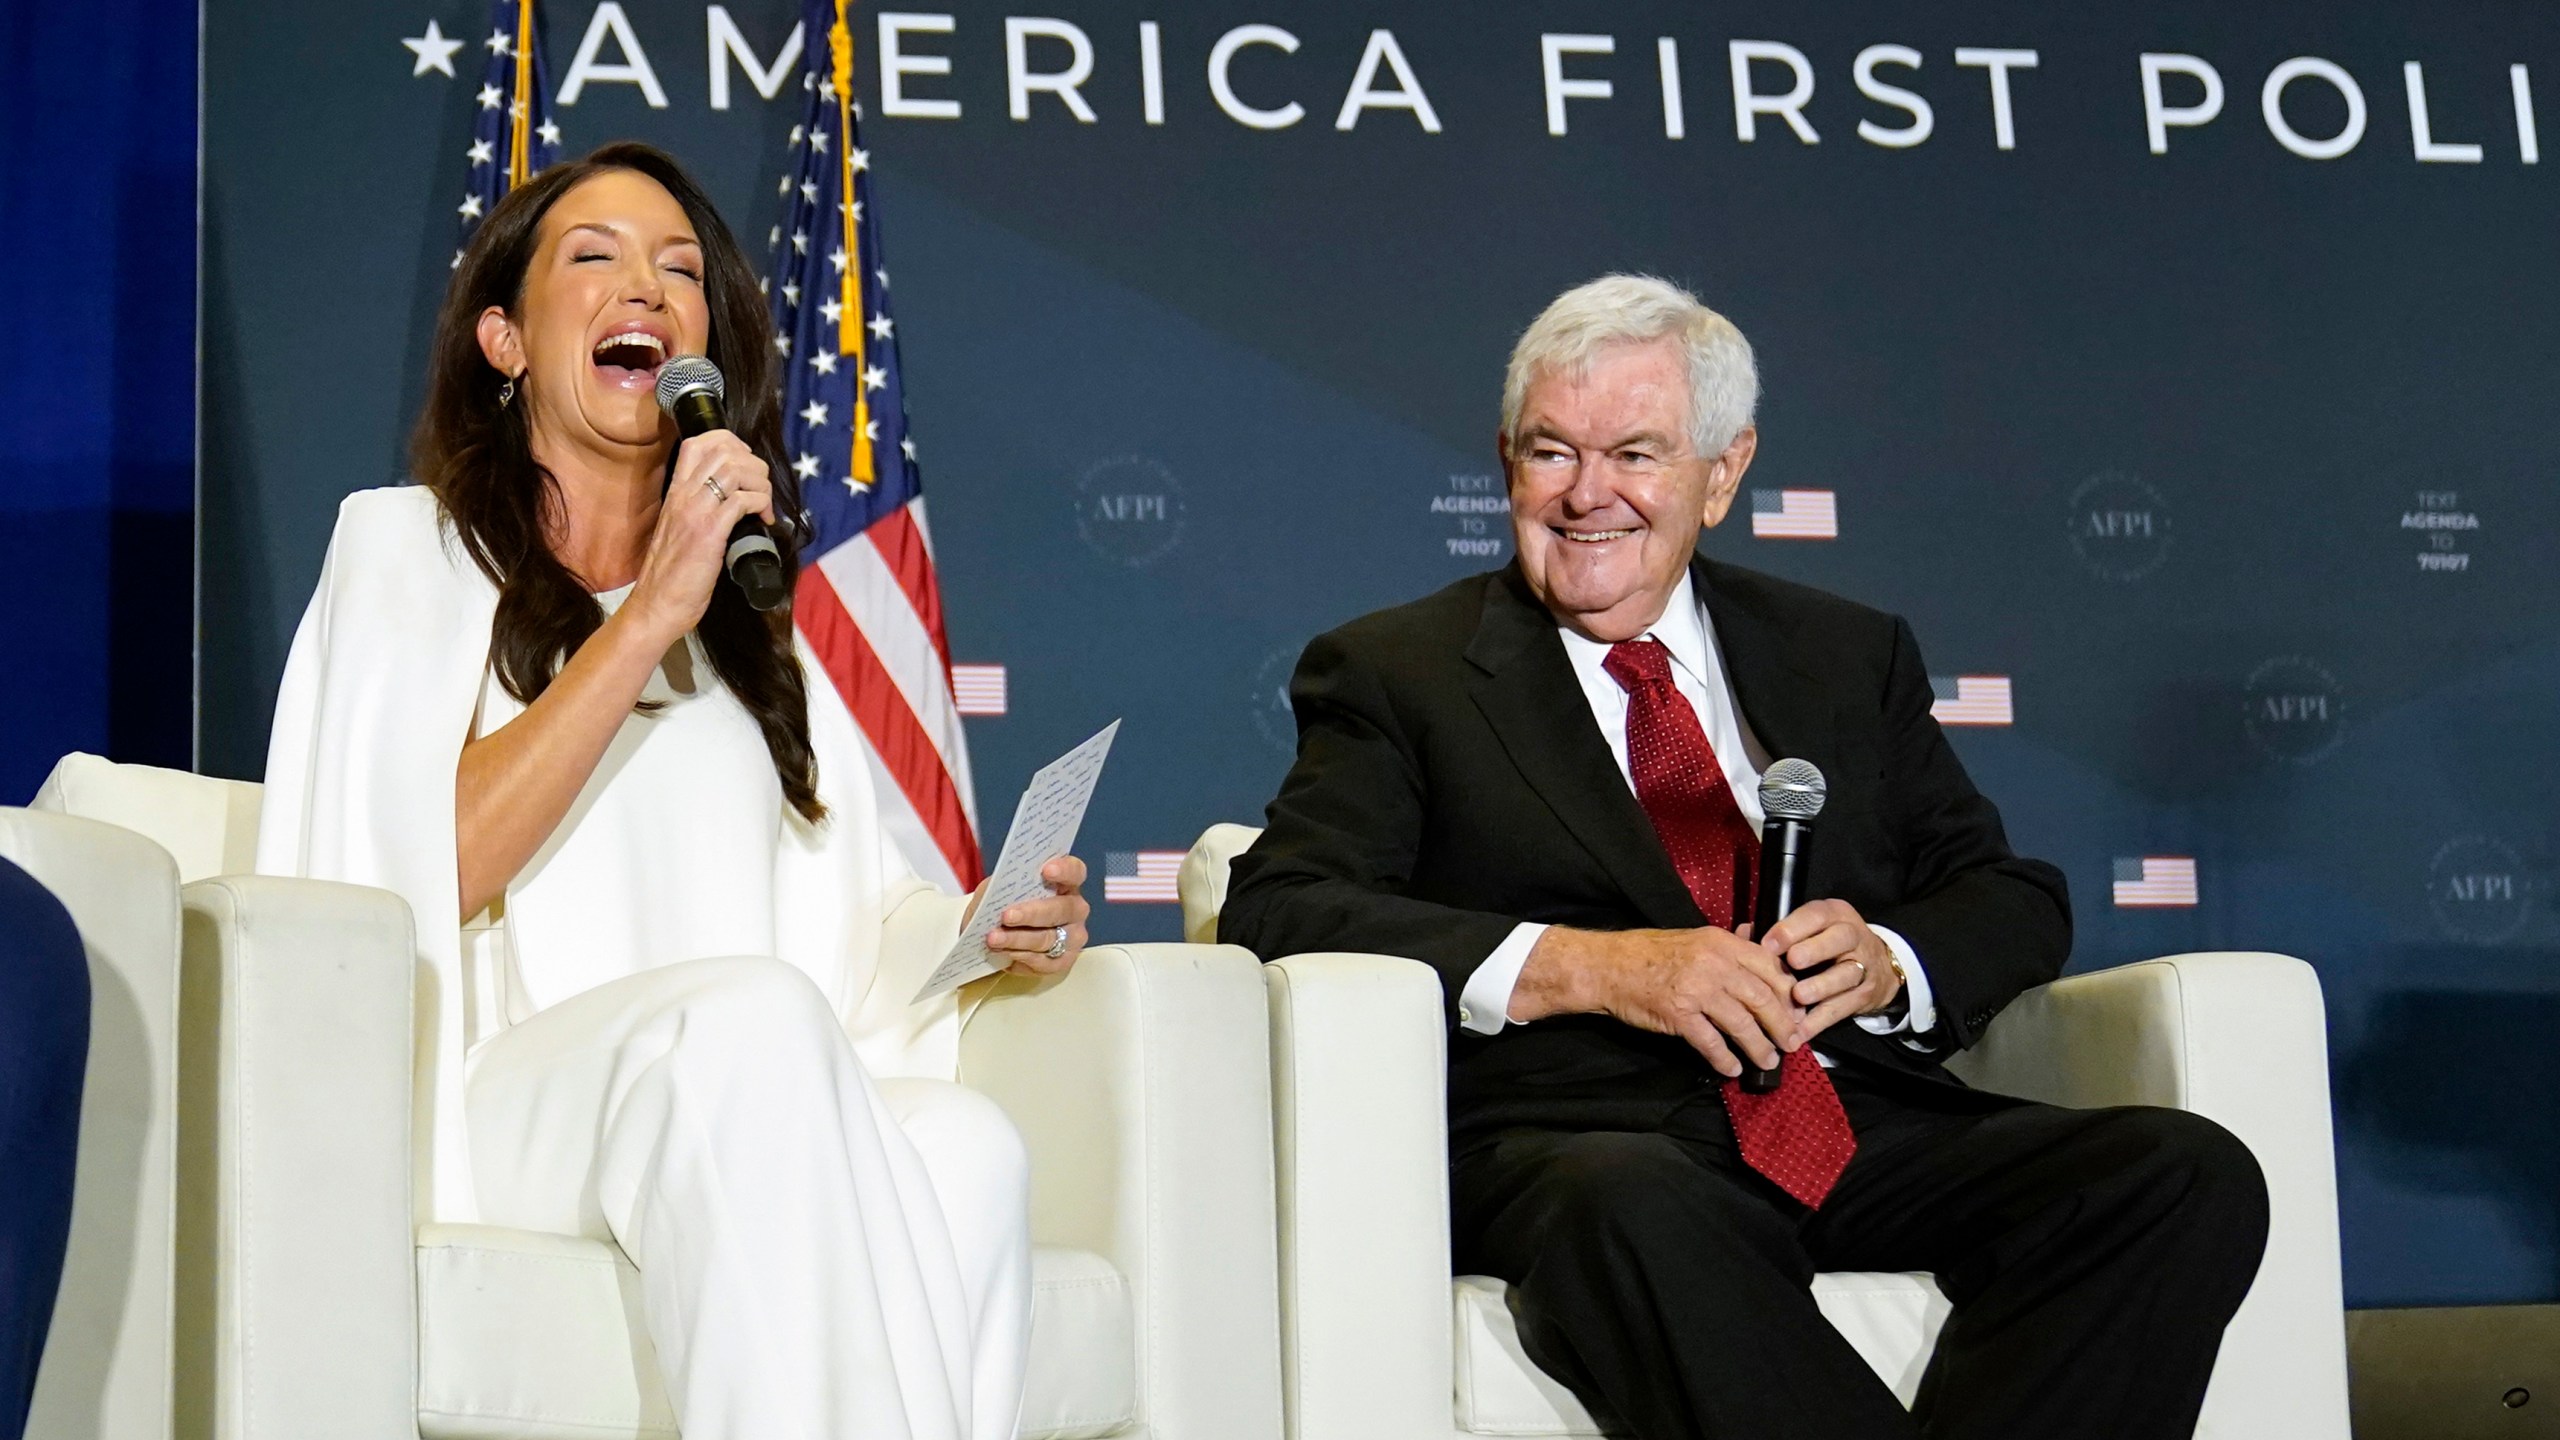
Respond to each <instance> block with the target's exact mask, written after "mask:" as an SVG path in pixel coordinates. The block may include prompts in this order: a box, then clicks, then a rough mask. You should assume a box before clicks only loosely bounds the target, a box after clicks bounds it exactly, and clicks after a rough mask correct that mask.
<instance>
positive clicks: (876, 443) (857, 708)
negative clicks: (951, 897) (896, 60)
mask: <svg viewBox="0 0 2560 1440" xmlns="http://www.w3.org/2000/svg"><path fill="white" fill-rule="evenodd" d="M849 3H850V0H806V3H805V4H804V6H803V8H802V20H801V33H802V34H803V35H806V36H809V37H812V39H813V41H814V40H816V39H817V37H824V43H811V44H809V45H808V46H807V47H806V48H805V49H804V50H803V52H802V53H803V54H804V55H805V56H806V57H807V58H806V59H805V60H804V61H803V63H802V65H801V71H800V88H801V89H802V90H803V91H804V92H806V94H807V97H808V99H807V104H806V107H805V109H804V111H803V115H802V119H801V122H800V124H798V125H797V126H794V127H793V128H792V131H791V155H792V168H791V170H790V171H789V172H788V173H786V174H785V175H783V177H782V185H781V193H782V196H783V199H784V201H785V202H786V203H785V207H784V215H783V219H782V223H781V224H780V225H777V226H775V227H774V230H773V251H774V267H773V268H774V273H773V276H772V278H771V280H769V281H768V282H767V289H768V290H769V292H770V294H771V299H772V304H773V318H774V330H775V335H774V345H775V346H776V348H778V349H779V350H780V351H781V352H782V358H783V373H784V377H785V378H784V397H785V398H784V402H783V403H784V406H785V408H786V411H787V413H786V414H785V416H784V419H783V449H784V451H785V453H787V454H788V455H789V456H790V462H791V468H792V471H793V472H794V473H795V474H797V475H798V476H799V477H800V487H801V494H802V500H803V503H804V504H805V505H806V506H807V507H808V511H809V515H810V518H811V520H812V521H813V522H814V524H815V526H816V534H815V535H814V536H813V537H812V538H811V539H810V540H809V542H808V545H807V548H806V549H805V550H804V551H803V564H802V568H801V571H800V588H799V591H798V593H797V594H796V595H795V596H794V597H793V603H792V608H793V613H794V614H795V615H796V616H797V618H798V621H799V625H800V631H801V634H802V635H804V636H805V637H807V639H808V641H809V647H810V649H811V650H813V651H815V652H816V654H817V657H818V660H819V663H820V664H821V665H822V666H823V667H824V668H825V670H826V672H827V679H828V680H829V681H830V682H831V683H833V684H834V686H835V688H836V691H837V693H838V694H840V695H842V696H843V697H844V701H845V705H846V707H847V708H848V709H850V710H852V712H853V717H854V719H855V720H856V721H857V722H858V723H859V724H860V726H861V728H862V735H863V738H864V740H866V741H867V742H868V746H867V749H868V751H869V755H870V760H871V766H872V775H873V780H874V782H875V788H876V789H877V790H878V792H879V795H880V801H881V813H882V816H883V818H884V819H885V820H886V821H887V823H888V827H889V830H890V832H891V833H892V834H894V835H896V836H897V838H898V841H899V844H900V847H901V848H902V849H903V850H904V851H905V852H906V854H907V857H908V860H909V862H910V863H911V864H913V865H914V866H915V867H916V871H917V873H919V874H921V875H924V876H925V877H927V878H928V879H933V880H937V881H939V882H941V883H943V884H946V885H949V886H952V887H954V888H958V889H964V890H965V889H968V888H970V887H972V886H974V885H976V884H977V883H978V880H979V877H980V875H981V874H982V873H983V872H982V869H981V865H980V861H979V855H978V835H977V811H976V800H975V797H974V796H973V794H972V792H971V789H970V783H969V748H968V743H967V741H966V740H965V739H964V738H963V737H962V735H961V730H960V707H959V705H958V703H957V702H956V700H955V699H954V698H953V696H952V684H951V679H952V677H951V647H950V644H949V643H948V641H946V640H945V638H944V635H943V625H942V591H941V587H940V585H939V583H938V582H937V581H936V579H935V578H934V567H933V545H932V540H931V538H930V536H929V535H928V533H927V531H926V528H925V515H924V499H923V497H922V494H921V491H920V489H919V485H918V481H917V472H916V445H915V441H914V440H913V439H911V438H910V437H909V436H908V434H907V412H906V402H905V398H904V395H903V392H902V391H901V390H900V388H899V368H898V329H897V325H896V322H895V321H893V320H892V319H891V318H890V314H889V272H888V271H887V270H886V269H885V268H884V267H883V265H882V262H881V255H880V222H879V216H878V214H877V212H876V211H875V210H874V209H873V208H872V204H871V198H872V196H871V175H870V166H871V157H870V155H869V154H868V153H866V152H865V151H864V150H863V149H862V139H861V133H860V131H859V130H858V129H857V128H856V122H857V121H858V120H860V119H861V116H862V105H861V102H860V101H859V100H858V99H857V98H856V96H855V91H854V63H853V30H852V27H851V25H850V23H849V22H848V20H847V18H846V7H847V5H848V4H849Z"/></svg>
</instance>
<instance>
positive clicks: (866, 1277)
mask: <svg viewBox="0 0 2560 1440" xmlns="http://www.w3.org/2000/svg"><path fill="white" fill-rule="evenodd" d="M467 1096H468V1100H467V1105H466V1110H467V1114H468V1124H469V1130H470V1137H471V1159H472V1165H473V1169H474V1173H475V1176H476V1180H477V1184H478V1189H479V1199H480V1206H481V1218H482V1219H483V1220H484V1221H486V1222H488V1223H490V1224H493V1225H508V1226H514V1227H516V1228H519V1229H528V1230H541V1231H548V1232H551V1233H555V1234H573V1235H584V1236H589V1237H592V1238H597V1239H609V1240H612V1241H614V1242H615V1243H617V1244H619V1245H620V1246H621V1247H622V1249H623V1252H624V1253H625V1254H627V1255H629V1256H630V1257H631V1263H632V1264H633V1265H634V1266H636V1267H637V1268H638V1269H639V1272H640V1281H641V1292H642V1305H643V1310H644V1312H645V1314H646V1316H647V1319H648V1328H649V1339H650V1341H651V1343H652V1344H653V1345H654V1346H655V1347H656V1349H657V1358H658V1364H659V1368H660V1370H661V1371H662V1372H663V1374H664V1375H665V1378H666V1384H667V1393H668V1396H669V1398H670V1399H671V1400H672V1401H673V1403H674V1406H675V1411H676V1420H677V1425H678V1427H679V1428H680V1429H681V1431H682V1433H683V1434H684V1436H685V1440H1010V1437H1011V1436H1012V1435H1013V1433H1014V1426H1015V1422H1016V1419H1017V1417H1018V1415H1019V1413H1020V1411H1021V1406H1022V1376H1023V1368H1024V1365H1025V1363H1026V1361H1027V1356H1028V1350H1029V1345H1030V1331H1031V1231H1030V1208H1029V1206H1030V1194H1029V1192H1030V1168H1029V1163H1028V1161H1027V1160H1026V1158H1025V1156H1024V1153H1023V1148H1022V1139H1021V1136H1020V1135H1019V1134H1018V1133H1017V1132H1016V1131H1015V1130H1014V1128H1013V1125H1012V1122H1011V1121H1010V1120H1008V1119H1007V1118H1006V1117H1005V1114H1004V1112H1003V1111H1002V1110H1001V1109H999V1108H998V1107H997V1106H996V1104H995V1102H994V1101H991V1100H989V1099H987V1098H986V1097H985V1096H982V1095H979V1094H977V1093H975V1092H973V1091H970V1090H965V1089H963V1088H961V1087H960V1086H958V1085H954V1084H950V1083H948V1082H945V1081H939V1080H908V1079H890V1080H874V1079H872V1078H871V1077H870V1076H869V1075H867V1074H865V1073H864V1071H863V1068H862V1062H861V1060H860V1059H859V1058H858V1057H857V1056H856V1055H855V1054H854V1050H853V1045H852V1042H851V1041H850V1040H849V1039H848V1038H847V1037H846V1035H845V1033H844V1030H843V1028H842V1026H841V1024H840V1023H839V1022H838V1020H837V1019H836V1016H835V1014H834V1013H833V1011H832V1010H831V1009H830V1008H829V1006H828V1004H827V1000H826V997H825V996H824V995H823V994H822V993H821V992H820V991H819V990H818V987H817V986H816V985H815V984H814V983H812V982H811V981H810V980H809V978H808V977H807V976H806V975H804V974H802V973H801V972H800V971H798V970H796V969H794V968H792V967H791V966H789V965H786V964H784V963H782V962H781V961H778V960H757V959H735V960H695V961H690V962H688V963H685V964H681V965H670V966H667V967H664V968H662V969H657V970H650V971H646V972H643V973H641V974H638V975H634V976H630V977H628V978H626V979H622V980H617V981H614V982H612V983H610V984H606V985H600V986H598V987H596V988H595V989H593V990H589V991H587V992H585V993H584V994H580V995H577V996H574V997H572V998H570V999H568V1000H566V1001H563V1002H561V1003H560V1004H557V1005H554V1006H552V1007H550V1008H549V1009H547V1010H543V1011H540V1012H539V1013H537V1014H535V1015H534V1016H533V1017H532V1018H531V1019H529V1020H526V1021H524V1022H523V1023H521V1024H518V1025H515V1026H513V1027H511V1028H509V1029H507V1030H505V1031H503V1032H501V1033H499V1034H498V1035H495V1036H493V1037H491V1038H490V1039H489V1040H488V1042H487V1043H485V1044H484V1045H482V1046H481V1047H480V1048H479V1050H478V1051H476V1052H475V1053H474V1054H473V1056H472V1060H471V1072H470V1079H469V1082H468V1088H467Z"/></svg>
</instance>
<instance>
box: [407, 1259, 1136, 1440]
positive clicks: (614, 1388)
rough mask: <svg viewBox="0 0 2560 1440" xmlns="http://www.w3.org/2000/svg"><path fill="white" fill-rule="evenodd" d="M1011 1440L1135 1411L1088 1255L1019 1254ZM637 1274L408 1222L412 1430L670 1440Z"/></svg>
mask: <svg viewBox="0 0 2560 1440" xmlns="http://www.w3.org/2000/svg"><path fill="white" fill-rule="evenodd" d="M1031 1289H1032V1301H1031V1334H1032V1361H1031V1373H1030V1376H1029V1381H1028V1384H1027V1385H1026V1386H1025V1389H1024V1393H1023V1401H1022V1430H1021V1434H1022V1435H1023V1437H1024V1440H1086V1437H1096V1436H1105V1435H1112V1434H1116V1433H1118V1432H1119V1431H1121V1430H1123V1429H1125V1428H1126V1427H1127V1426H1128V1424H1129V1422H1130V1419H1131V1418H1132V1416H1133V1415H1134V1414H1135V1413H1136V1409H1137V1360H1136V1347H1135V1337H1134V1333H1133V1330H1132V1326H1131V1321H1130V1304H1129V1291H1128V1286H1127V1284H1126V1282H1124V1281H1123V1280H1122V1279H1121V1277H1120V1272H1119V1271H1117V1270H1116V1269H1114V1268H1112V1266H1111V1264H1110V1262H1109V1261H1106V1260H1104V1259H1103V1258H1102V1257H1101V1256H1099V1255H1094V1254H1091V1253H1089V1252H1086V1251H1081V1250H1064V1249H1059V1248H1056V1247H1053V1246H1042V1247H1040V1248H1038V1249H1036V1250H1034V1251H1033V1252H1032V1256H1031ZM639 1296H640V1274H639V1272H638V1271H636V1270H634V1269H632V1268H631V1262H630V1261H629V1260H627V1259H625V1258H623V1255H622V1252H621V1251H620V1250H618V1249H616V1248H614V1247H613V1246H611V1245H608V1244H605V1243H603V1242H602V1241H597V1240H581V1239H578V1238H576V1237H574V1236H567V1235H537V1234H534V1233H533V1232H531V1231H528V1230H507V1229H501V1228H499V1227H497V1226H493V1225H427V1226H423V1227H421V1228H420V1230H419V1232H418V1324H419V1331H420V1341H419V1357H418V1358H419V1372H418V1433H419V1435H420V1436H421V1437H422V1440H606V1437H612V1440H621V1437H631V1440H677V1437H676V1425H675V1416H674V1412H673V1411H672V1409H671V1408H670V1407H669V1405H668V1403H667V1392H666V1386H665V1385H664V1383H663V1382H661V1380H660V1379H659V1375H658V1364H657V1358H656V1356H655V1355H654V1354H652V1353H651V1351H650V1348H649V1341H648V1335H647V1332H646V1330H644V1329H643V1328H642V1323H641V1318H640V1309H639V1304H640V1299H639Z"/></svg>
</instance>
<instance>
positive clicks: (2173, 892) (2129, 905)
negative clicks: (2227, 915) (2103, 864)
mask: <svg viewBox="0 0 2560 1440" xmlns="http://www.w3.org/2000/svg"><path fill="white" fill-rule="evenodd" d="M2115 888H2116V908H2117V909H2119V910H2142V909H2151V908H2154V907H2158V906H2177V905H2193V904H2195V903H2196V862H2195V861H2193V860H2191V859H2189V858H2187V857H2186V856H2183V855H2175V856H2168V855H2146V856H2143V857H2141V858H2139V859H2135V858H2132V857H2128V856H2119V857H2117V859H2116V887H2115Z"/></svg>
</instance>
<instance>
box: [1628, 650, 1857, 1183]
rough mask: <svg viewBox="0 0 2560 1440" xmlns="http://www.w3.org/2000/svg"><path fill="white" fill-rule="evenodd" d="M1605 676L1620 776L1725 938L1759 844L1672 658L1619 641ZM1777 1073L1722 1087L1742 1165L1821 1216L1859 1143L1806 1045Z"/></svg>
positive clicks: (1749, 883)
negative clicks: (1619, 735) (1622, 717)
mask: <svg viewBox="0 0 2560 1440" xmlns="http://www.w3.org/2000/svg"><path fill="white" fill-rule="evenodd" d="M1602 668H1603V669H1605V670H1607V671H1608V672H1609V678H1610V679H1612V680H1615V681H1617V682H1618V684H1619V686H1620V687H1621V688H1623V689H1624V690H1625V691H1626V692H1627V770H1628V773H1629V775H1630V776H1631V777H1632V778H1633V779H1634V780H1635V786H1636V799H1637V801H1638V802H1639V803H1641V804H1642V805H1643V806H1644V813H1645V815H1646V816H1647V817H1648V818H1650V819H1651V820H1652V821H1653V828H1654V833H1655V834H1657V835H1659V836H1661V837H1662V848H1663V849H1664V850H1666V851H1668V852H1670V855H1671V866H1672V868H1673V869H1675V870H1677V871H1679V872H1680V880H1681V883H1682V884H1685V885H1687V886H1688V887H1689V895H1690V897H1691V898H1692V899H1694V900H1696V901H1697V902H1698V909H1699V910H1700V911H1701V912H1702V913H1704V914H1705V916H1706V917H1707V923H1708V924H1710V925H1713V926H1715V927H1716V928H1718V929H1720V930H1730V929H1732V928H1733V924H1734V921H1735V919H1736V918H1737V915H1736V912H1737V910H1738V909H1739V907H1740V905H1741V904H1743V903H1745V902H1744V900H1743V897H1746V896H1749V895H1750V894H1751V893H1752V887H1753V884H1754V882H1755V880H1756V879H1757V873H1758V870H1759V866H1760V839H1759V837H1758V836H1756V835H1754V834H1752V833H1751V825H1750V822H1748V821H1746V820H1744V819H1743V818H1742V808H1741V807H1740V806H1738V805H1736V804H1735V803H1734V800H1733V786H1732V785H1731V784H1730V783H1728V782H1727V781H1726V780H1725V778H1724V766H1722V765H1721V764H1718V763H1717V761H1716V752H1715V747H1713V746H1711V745H1709V744H1708V743H1707V732H1706V731H1704V730H1702V729H1700V728H1699V726H1698V714H1697V712H1696V711H1694V710H1692V709H1690V708H1689V702H1688V700H1687V699H1685V698H1683V697H1682V695H1681V694H1680V690H1679V687H1678V686H1676V685H1674V684H1673V683H1672V681H1671V652H1670V651H1669V650H1667V649H1665V648H1663V645H1662V642H1661V641H1659V640H1628V641H1622V642H1620V643H1619V644H1616V645H1612V646H1610V647H1609V658H1608V659H1607V661H1605V662H1603V665H1602ZM1735 1053H1736V1054H1739V1053H1740V1047H1738V1046H1737V1047H1735ZM1783 1073H1784V1074H1785V1076H1786V1079H1785V1081H1784V1083H1782V1084H1780V1085H1779V1087H1778V1088H1777V1089H1776V1090H1775V1091H1772V1092H1771V1093H1769V1094H1767V1095H1753V1094H1750V1093H1749V1092H1747V1091H1745V1090H1744V1089H1743V1088H1742V1083H1741V1082H1740V1081H1738V1080H1727V1081H1726V1082H1724V1085H1723V1087H1722V1088H1723V1092H1724V1108H1725V1113H1726V1114H1727V1115H1729V1116H1731V1117H1732V1119H1733V1134H1734V1139H1735V1140H1736V1141H1737V1142H1738V1143H1739V1145H1740V1147H1741V1150H1742V1159H1743V1163H1745V1164H1747V1165H1749V1166H1750V1167H1751V1168H1752V1169H1754V1170H1757V1171H1759V1172H1760V1173H1761V1174H1763V1175H1766V1176H1768V1177H1769V1179H1770V1181H1771V1182H1773V1183H1774V1184H1776V1185H1777V1187H1778V1188H1779V1189H1781V1190H1784V1191H1786V1192H1787V1193H1788V1194H1789V1195H1792V1196H1794V1197H1795V1198H1796V1199H1798V1200H1800V1201H1802V1202H1804V1204H1805V1205H1807V1206H1809V1207H1811V1208H1814V1209H1820V1208H1821V1206H1822V1202H1823V1199H1824V1197H1826V1196H1828V1195H1829V1194H1830V1193H1831V1187H1832V1185H1833V1184H1835V1183H1836V1182H1837V1181H1838V1180H1839V1179H1840V1172H1841V1171H1843V1170H1845V1169H1847V1168H1848V1166H1849V1157H1850V1155H1852V1154H1853V1153H1855V1152H1856V1150H1857V1148H1858V1138H1857V1136H1856V1135H1854V1134H1852V1133H1851V1132H1850V1129H1849V1116H1848V1112H1846V1111H1844V1110H1842V1109H1841V1108H1840V1096H1839V1094H1838V1092H1836V1091H1834V1090H1833V1089H1832V1088H1831V1077H1830V1076H1829V1075H1826V1074H1824V1073H1823V1069H1822V1062H1820V1061H1819V1060H1816V1059H1814V1058H1813V1049H1812V1047H1811V1046H1806V1047H1803V1048H1801V1049H1798V1050H1796V1051H1794V1052H1793V1053H1790V1054H1788V1055H1787V1056H1786V1058H1785V1061H1784V1063H1783Z"/></svg>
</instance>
